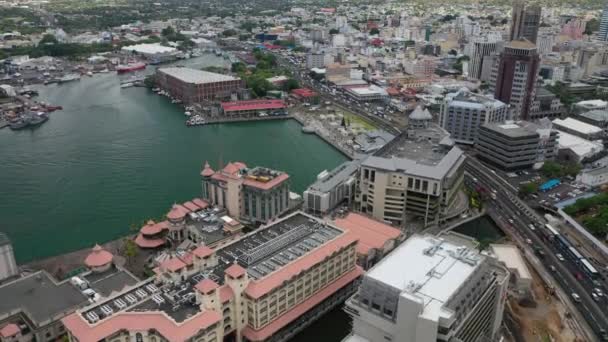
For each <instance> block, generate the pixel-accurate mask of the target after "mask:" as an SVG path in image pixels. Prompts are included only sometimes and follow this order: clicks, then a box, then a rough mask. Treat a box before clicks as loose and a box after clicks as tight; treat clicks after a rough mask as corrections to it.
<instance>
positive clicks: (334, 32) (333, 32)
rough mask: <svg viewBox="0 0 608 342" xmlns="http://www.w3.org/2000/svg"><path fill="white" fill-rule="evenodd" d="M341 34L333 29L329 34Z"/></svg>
mask: <svg viewBox="0 0 608 342" xmlns="http://www.w3.org/2000/svg"><path fill="white" fill-rule="evenodd" d="M338 33H340V31H338V29H335V28H332V29H331V30H329V34H338Z"/></svg>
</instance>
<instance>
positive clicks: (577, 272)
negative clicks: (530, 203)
mask: <svg viewBox="0 0 608 342" xmlns="http://www.w3.org/2000/svg"><path fill="white" fill-rule="evenodd" d="M473 171H475V172H477V173H478V174H477V175H478V176H479V178H481V179H484V178H486V179H490V178H489V177H486V175H484V174H483V173H479V172H478V171H479V170H473ZM501 195H502V194H501ZM507 197H509V198H507V199H505V200H506V201H507V202H508V203H511V204H513V203H512V201H511V198H513V196H512V195H511V196H509V195H507ZM513 199H514V200H515V201H516V203H517V204H513V205H515V207H516V209H517V212H516V214H517V213H521V212H524V213H529V215H530V216H533V217H535V218H537V217H536V215H534V212H533V211H532V210H531V209H528V208H526V207H525V206H524V204H523V203H522V202H521V201H518V200H517V199H516V198H513ZM515 216H524V217H526V219H527V221H526V223H525V225H526V227H528V225H529V224H530V223H532V224H535V222H534V221H536V220H535V219H532V218H530V217H529V216H525V215H515ZM538 224H540V225H542V227H544V222H539V223H538ZM526 234H535V235H537V236H540V237H541V238H544V236H543V235H542V231H541V230H538V229H537V230H535V231H534V232H531V231H529V230H527V229H526ZM548 246H549V248H550V250H551V252H552V253H553V254H562V255H563V257H564V259H565V260H564V261H560V264H565V265H566V267H567V268H568V269H569V271H570V273H571V274H572V275H573V276H575V277H577V279H578V280H579V282H580V283H581V284H582V285H583V287H584V288H585V290H586V293H588V294H589V296H591V293H593V289H594V288H596V287H599V288H600V289H601V290H603V291H604V293H606V288H605V283H603V282H601V281H600V282H599V284H600V285H599V286H598V285H597V284H595V283H594V282H593V281H592V280H591V279H590V278H589V277H587V276H586V275H585V274H584V272H583V271H582V269H581V268H580V266H579V265H577V264H576V263H575V262H574V261H572V259H571V258H570V257H569V256H568V254H567V252H565V251H563V250H561V249H560V248H559V247H558V246H556V245H555V244H553V243H551V242H550V243H548ZM579 278H580V279H579ZM591 298H593V297H591ZM604 300H606V296H602V297H600V298H599V301H597V302H600V303H601V302H603V301H604ZM606 312H608V310H605V311H604V313H606Z"/></svg>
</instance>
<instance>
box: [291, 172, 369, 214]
mask: <svg viewBox="0 0 608 342" xmlns="http://www.w3.org/2000/svg"><path fill="white" fill-rule="evenodd" d="M360 164H361V161H360V160H352V161H347V162H344V163H342V164H340V165H339V166H338V167H336V168H335V169H333V170H331V171H327V170H325V171H323V172H321V173H319V175H317V180H316V181H315V182H314V183H312V184H311V185H310V186H309V187H308V188H307V189H306V190H305V191H304V196H303V197H304V209H305V210H306V211H307V212H310V213H313V214H315V215H325V214H327V213H328V212H330V211H331V210H333V209H335V208H336V207H337V206H339V205H341V204H350V203H351V202H352V200H353V199H354V196H355V191H356V184H357V170H358V169H359V165H360Z"/></svg>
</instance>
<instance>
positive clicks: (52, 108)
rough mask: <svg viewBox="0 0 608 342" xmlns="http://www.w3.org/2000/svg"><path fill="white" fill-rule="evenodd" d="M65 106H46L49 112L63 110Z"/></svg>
mask: <svg viewBox="0 0 608 342" xmlns="http://www.w3.org/2000/svg"><path fill="white" fill-rule="evenodd" d="M62 109H63V107H62V106H46V110H48V111H49V112H54V111H56V110H62Z"/></svg>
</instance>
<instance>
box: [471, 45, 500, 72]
mask: <svg viewBox="0 0 608 342" xmlns="http://www.w3.org/2000/svg"><path fill="white" fill-rule="evenodd" d="M499 47H500V48H501V47H502V42H496V41H492V40H489V39H488V38H480V39H476V40H474V41H473V42H471V54H470V61H469V77H470V78H472V79H476V80H480V79H481V71H482V66H483V63H484V59H487V58H488V57H489V56H491V55H493V54H495V53H496V52H497V51H498V48H499Z"/></svg>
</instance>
